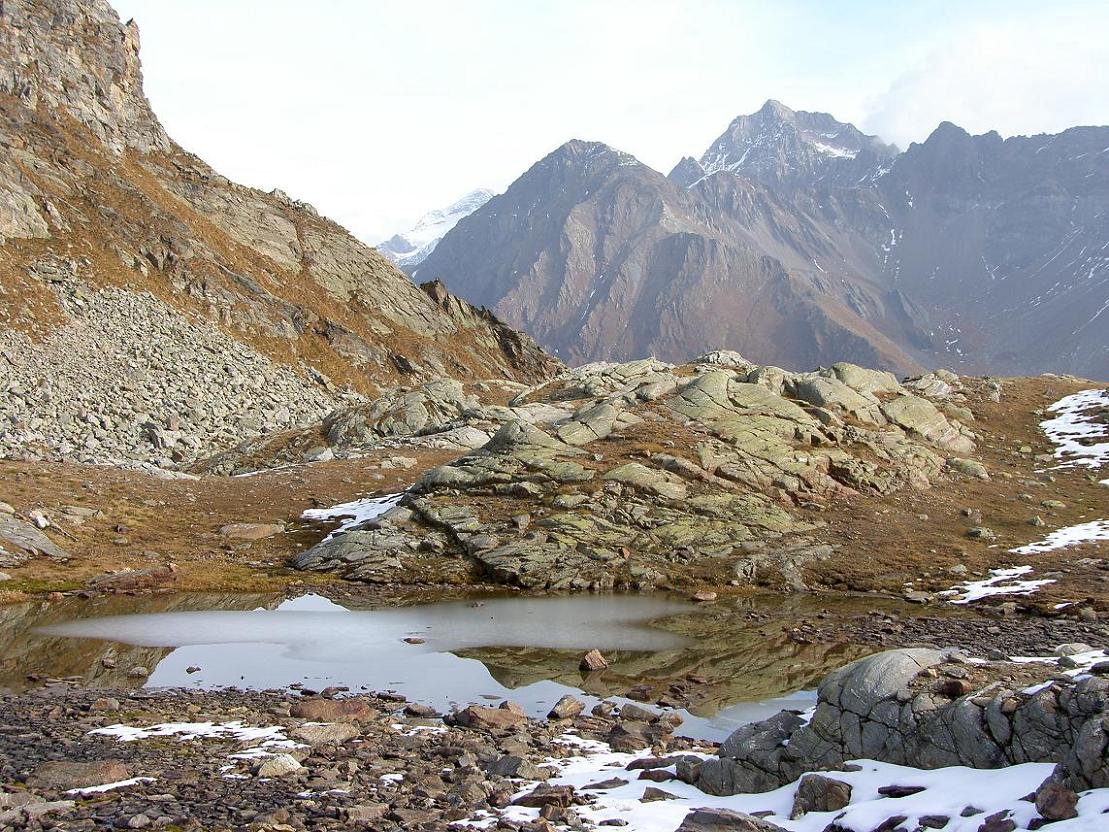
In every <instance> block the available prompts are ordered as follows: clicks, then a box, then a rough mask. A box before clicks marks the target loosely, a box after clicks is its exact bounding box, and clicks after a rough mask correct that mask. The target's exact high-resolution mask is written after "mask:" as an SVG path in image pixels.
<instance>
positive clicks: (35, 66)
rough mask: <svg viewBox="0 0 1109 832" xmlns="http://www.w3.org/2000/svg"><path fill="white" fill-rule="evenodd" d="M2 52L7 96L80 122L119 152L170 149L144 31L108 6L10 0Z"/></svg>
mask: <svg viewBox="0 0 1109 832" xmlns="http://www.w3.org/2000/svg"><path fill="white" fill-rule="evenodd" d="M0 53H2V54H3V55H5V58H4V62H5V68H6V70H7V71H5V72H4V73H2V74H0V92H3V93H7V94H9V95H12V96H15V97H16V98H18V99H19V100H20V101H21V102H22V103H23V104H25V105H26V106H28V107H31V108H35V107H39V106H43V107H46V108H47V109H50V110H53V111H55V112H64V113H66V114H67V115H69V116H72V117H73V118H76V119H77V120H78V121H79V122H81V123H82V124H83V125H84V126H85V127H87V128H88V129H89V130H91V131H92V132H93V133H94V134H95V135H96V136H97V137H98V138H99V139H100V140H101V141H103V142H104V143H105V144H106V145H107V146H108V147H109V148H111V149H112V150H113V151H114V152H116V153H120V152H122V151H123V149H124V148H132V149H136V150H139V151H141V152H147V151H150V150H161V151H168V150H169V149H170V147H171V142H170V139H169V137H168V136H167V135H166V132H165V130H164V129H162V125H161V124H160V123H159V122H158V119H157V117H156V116H155V115H154V113H153V111H152V110H151V108H150V103H149V102H148V101H147V99H146V95H145V94H144V93H143V87H142V70H141V67H140V63H139V29H138V26H137V25H136V24H135V22H134V21H133V20H132V21H129V22H128V23H126V24H120V22H119V18H118V17H117V16H116V13H115V11H114V10H113V9H112V8H111V6H110V5H109V4H108V2H107V0H59V2H56V3H51V4H41V3H34V2H27V0H6V2H4V3H2V4H0Z"/></svg>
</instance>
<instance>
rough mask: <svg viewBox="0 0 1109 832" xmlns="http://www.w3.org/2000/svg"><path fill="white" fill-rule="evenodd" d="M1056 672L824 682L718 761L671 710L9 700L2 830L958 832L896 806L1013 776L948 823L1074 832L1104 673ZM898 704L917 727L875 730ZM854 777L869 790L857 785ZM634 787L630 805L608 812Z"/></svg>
mask: <svg viewBox="0 0 1109 832" xmlns="http://www.w3.org/2000/svg"><path fill="white" fill-rule="evenodd" d="M1056 653H1057V654H1058V655H1059V656H1060V658H1058V659H1057V660H1053V661H1044V662H1040V663H1024V664H1014V663H1012V662H1007V661H1006V662H1000V661H999V662H986V661H982V660H976V659H972V658H971V657H969V656H968V655H966V654H964V653H960V652H958V651H951V650H948V651H930V650H920V649H918V650H895V651H888V652H885V653H880V654H876V655H875V656H872V657H870V658H867V659H862V660H859V661H858V662H855V663H853V664H851V665H849V666H847V667H845V668H843V669H841V670H839V671H836V672H835V673H833V674H831V675H829V676H828V677H827V678H826V679H825V680H824V682H822V684H821V686H820V692H819V699H818V704H817V706H816V708H815V709H814V710H812V711H810V712H806V713H804V714H801V713H798V712H796V711H783V712H782V713H781V714H779V715H778V716H776V717H774V718H772V719H770V720H767V721H765V722H763V723H756V724H754V725H751V726H748V727H746V728H742V729H740V730H739V731H737V732H736V733H735V734H734V735H733V736H732V737H730V738H729V739H728V740H727V741H725V742H724V743H723V744H720V745H717V744H716V743H712V742H706V741H700V740H693V739H688V738H685V737H682V736H680V735H679V732H680V722H681V718H680V716H678V715H677V714H675V713H674V712H672V711H667V710H665V709H662V710H660V709H657V708H653V707H645V706H640V705H636V704H634V703H631V702H623V704H622V705H621V704H620V703H613V702H609V701H602V702H600V703H599V704H598V705H596V706H595V707H594V708H593V709H592V710H591V711H586V708H585V705H584V703H582V702H581V701H579V700H577V699H576V698H575V697H573V696H570V695H567V696H565V697H563V698H562V699H561V700H559V701H558V702H557V703H556V704H555V705H554V707H553V708H552V710H551V713H550V714H549V716H548V717H547V719H541V720H535V719H529V718H527V717H526V716H525V715H524V714H523V713H522V711H521V710H520V709H519V708H518V707H517V706H514V705H513V704H512V703H510V702H502V703H500V704H499V705H493V704H492V703H488V704H480V705H468V706H466V707H461V708H459V709H457V710H454V711H452V712H450V713H447V714H440V713H437V712H435V711H434V710H433V709H431V708H428V707H426V706H423V705H420V704H419V703H413V702H407V701H405V700H404V697H402V696H397V695H394V694H390V693H383V692H377V693H374V692H365V691H348V690H346V689H330V690H324V691H319V692H316V691H308V690H303V689H301V690H292V689H287V690H266V691H244V690H236V689H225V690H219V691H199V690H186V689H152V690H139V691H125V690H90V689H87V688H83V687H80V686H76V685H71V684H66V683H64V682H55V683H52V684H47V685H45V686H44V687H42V688H39V689H37V690H34V691H32V692H28V693H24V694H18V695H14V694H8V695H4V696H0V714H2V716H0V783H2V784H3V786H2V787H0V828H2V829H9V828H10V829H17V828H18V829H24V828H31V829H40V828H42V829H46V828H55V829H63V830H71V829H72V830H78V829H106V828H117V829H143V828H156V829H157V828H164V829H190V830H201V829H251V830H259V832H261V830H273V831H274V832H278V831H279V830H280V832H285V830H300V829H312V830H315V829H352V828H354V829H369V830H382V832H386V830H399V829H403V830H417V829H418V830H427V832H432V831H433V830H446V829H465V828H473V829H477V828H483V829H504V830H529V831H533V832H551V830H553V829H556V828H559V829H564V828H568V829H572V830H584V829H593V828H600V827H607V826H614V827H619V826H627V827H629V828H632V829H636V830H637V832H638V830H640V829H654V828H662V827H657V826H654V825H650V824H647V825H642V824H643V823H646V822H645V821H643V822H641V821H640V820H638V818H639V817H640V816H639V815H637V814H636V812H637V809H636V807H637V806H639V805H646V806H647V807H648V808H650V807H651V806H652V805H653V804H654V803H656V802H657V803H660V804H667V808H666V811H667V812H669V813H670V814H671V815H673V814H674V813H677V816H678V817H679V820H681V829H682V830H684V832H694V830H696V831H697V832H701V830H717V831H718V832H726V831H727V830H738V831H739V832H774V830H781V829H787V830H788V829H802V830H808V829H825V828H826V829H828V830H856V831H857V830H860V829H861V827H859V826H858V825H856V823H855V821H854V820H853V819H852V818H853V817H854V815H852V812H862V811H863V809H861V808H859V807H860V806H863V807H869V808H866V811H868V812H871V814H870V815H868V817H874V815H873V806H870V803H872V802H875V801H878V800H881V799H885V800H886V804H883V805H886V806H888V808H889V813H888V815H884V816H883V817H884V820H883V822H881V823H876V824H874V825H873V826H871V827H867V828H866V829H863V832H870V829H871V828H876V829H883V830H890V832H892V830H895V829H912V828H944V827H945V826H946V825H947V823H948V821H949V820H951V818H946V819H943V820H942V822H941V819H940V816H939V814H938V812H933V813H931V814H930V815H929V818H930V821H929V822H923V821H922V818H919V817H918V818H916V819H915V820H912V821H911V822H910V818H909V817H908V816H907V815H906V814H905V813H904V812H900V813H899V807H901V806H913V805H919V804H920V799H919V798H918V799H917V801H916V803H915V804H914V803H912V802H908V801H906V802H899V801H898V799H897V798H907V797H910V796H913V795H917V794H918V793H920V792H923V791H924V790H925V789H926V788H927V787H926V786H919V785H915V781H914V780H913V776H912V772H913V771H917V772H918V775H917V776H916V777H917V779H918V780H920V778H921V777H923V772H924V771H928V770H933V769H936V770H937V771H936V776H941V775H943V773H944V769H943V768H942V767H943V766H949V765H956V764H967V763H970V764H971V765H975V766H977V767H979V768H982V769H985V770H989V769H996V768H997V767H998V766H1003V767H1004V766H1009V765H1012V766H1014V768H1013V772H1014V775H1013V776H1014V778H1015V779H1014V782H1018V783H1020V782H1024V781H1025V780H1027V779H1028V777H1030V776H1032V775H1035V776H1036V777H1039V778H1040V779H1041V780H1042V781H1043V783H1042V784H1040V785H1038V786H1037V788H1036V789H1035V793H1034V794H1033V795H1032V796H1031V797H1030V800H1029V801H1027V802H1026V803H1025V804H1023V805H1014V806H1013V807H1010V808H1008V809H1005V810H1004V811H994V812H987V810H986V809H984V808H981V807H979V806H974V805H970V804H969V803H968V805H967V806H965V807H963V812H962V815H961V816H960V817H962V818H972V819H973V821H972V825H971V826H965V825H964V826H960V827H959V828H968V829H976V830H981V832H1006V831H1008V832H1011V831H1012V830H1014V829H1018V828H1020V829H1035V828H1039V827H1040V826H1042V825H1043V824H1045V823H1048V822H1052V821H1063V820H1066V819H1067V818H1075V817H1079V814H1080V812H1079V810H1081V816H1082V818H1083V819H1084V818H1086V817H1087V816H1088V814H1089V811H1092V810H1090V808H1089V807H1093V806H1095V805H1101V803H1099V802H1098V801H1102V799H1103V798H1104V804H1105V809H1106V810H1107V811H1109V768H1107V767H1106V764H1105V761H1106V756H1105V751H1106V748H1107V747H1109V718H1107V716H1106V703H1107V701H1109V662H1106V661H1105V654H1104V653H1103V652H1101V651H1093V650H1091V649H1090V648H1089V646H1088V645H1061V646H1059V647H1058V648H1057V650H1056ZM890 702H893V703H897V702H900V703H903V704H902V705H901V706H897V705H894V707H895V708H896V707H904V708H911V709H912V711H913V712H915V713H917V714H918V718H917V719H916V720H910V721H909V722H908V723H906V722H905V720H904V719H903V718H902V720H901V721H900V722H898V721H897V720H896V719H895V720H894V721H893V722H890V721H888V720H885V719H882V718H880V717H879V716H878V714H879V712H880V711H881V710H882V708H885V707H886V705H885V704H884V703H890ZM923 702H927V703H929V704H927V705H923V704H921V703H923ZM993 702H998V703H1000V704H998V706H997V708H996V709H995V710H996V714H997V718H999V719H1001V720H1002V721H1006V720H1008V722H1009V723H1012V724H1013V725H1014V726H1016V723H1020V727H1018V730H1016V731H1010V734H1009V736H1011V737H1012V738H1013V742H1016V741H1017V739H1018V738H1019V740H1020V743H1021V744H1020V749H1021V751H1020V753H1019V754H1015V755H1011V756H1010V757H1005V756H1002V757H1001V758H996V759H995V758H993V757H990V754H989V747H990V746H989V744H988V743H986V742H984V741H983V740H984V738H983V736H982V735H981V734H979V733H976V730H977V731H982V730H985V731H986V732H987V733H988V735H989V736H992V737H993V741H995V742H999V741H1000V740H999V737H1000V735H999V734H998V731H999V728H998V726H997V725H996V724H995V717H994V716H989V717H988V718H986V717H978V718H976V719H971V720H970V721H968V720H967V718H966V716H965V714H966V713H968V712H970V713H976V714H977V713H990V714H993V713H994V711H993V710H991V709H993V705H992V704H990V703H993ZM909 703H911V704H909ZM948 712H951V713H954V714H964V716H958V715H956V716H955V717H954V720H952V719H950V718H948V717H947V716H945V714H947V713H948ZM852 714H854V715H855V716H854V721H852V720H850V719H848V717H850V716H852ZM860 714H863V715H868V716H859V715H860ZM860 720H862V723H861V725H862V730H861V733H860ZM868 720H870V721H868ZM873 720H877V722H873ZM1022 720H1023V722H1022ZM1014 721H1015V722H1014ZM879 723H881V724H883V725H884V726H885V727H884V729H883V730H884V731H886V732H887V734H888V733H889V732H891V731H892V732H893V733H895V734H896V733H897V732H899V731H900V732H904V737H903V738H902V740H899V741H896V742H891V741H890V740H889V739H888V736H887V738H886V739H882V738H880V737H879V736H878V734H877V733H876V732H874V731H873V730H871V727H868V726H874V725H877V724H879ZM979 724H980V726H981V727H980V728H978V729H975V728H974V727H973V726H975V725H979ZM1037 725H1038V726H1039V727H1038V728H1033V726H1037ZM851 726H854V727H853V728H852V727H851ZM898 726H900V727H898ZM1048 726H1055V728H1049V727H1048ZM833 728H834V729H835V730H833ZM852 731H854V734H853V736H854V739H851V736H852V733H851V732H852ZM845 732H846V733H845ZM808 735H811V737H809V738H806V737H807V736H808ZM832 735H835V736H837V737H839V738H840V739H841V740H842V741H843V743H844V744H843V745H842V746H841V747H840V750H839V751H838V752H837V753H836V754H829V753H828V751H827V750H822V749H821V748H818V747H817V746H818V745H819V742H817V743H815V744H814V742H813V741H812V738H822V739H821V741H827V740H828V738H829V737H831V736H832ZM910 736H913V737H915V739H914V740H910V739H909V738H910ZM860 742H861V745H860ZM1013 747H1014V748H1015V747H1016V746H1013ZM945 748H946V749H947V751H944V750H943V749H945ZM963 757H968V758H969V757H974V758H975V759H974V760H969V759H963ZM987 757H989V759H986V758H987ZM787 758H788V764H787V762H786V760H787ZM858 758H865V760H863V761H861V762H862V763H863V764H860V763H856V762H852V761H853V760H856V759H858ZM771 763H773V765H771ZM1054 763H1060V764H1061V765H1059V766H1058V767H1057V768H1056V770H1055V771H1054V772H1052V771H1051V765H1050V764H1054ZM775 766H776V768H775ZM896 766H910V767H911V766H916V767H917V768H916V769H912V768H910V769H904V768H902V769H898V768H896ZM1037 766H1038V767H1037ZM821 770H822V771H823V774H819V775H818V774H814V773H813V772H816V771H821ZM961 771H968V770H966V769H962V770H961ZM859 772H870V775H872V776H870V780H867V781H866V782H865V783H863V782H860V778H862V777H863V775H862V774H859ZM586 774H588V775H589V776H592V777H593V780H592V781H591V782H583V777H585V775H586ZM1049 775H1050V776H1049ZM961 776H964V777H966V776H970V774H965V775H961ZM575 777H576V778H577V779H576V780H575ZM875 777H877V778H879V779H878V780H875V779H874V778H875ZM882 778H885V779H888V780H889V782H879V781H880V780H881V779H882ZM1022 778H1023V779H1022ZM574 782H577V783H578V785H577V786H575V785H573V783H574ZM922 782H923V781H922ZM928 782H931V781H928ZM852 783H854V786H852ZM853 788H854V789H855V790H856V791H855V799H852V789H853ZM864 788H865V789H874V790H876V795H875V796H874V798H873V800H871V799H870V798H867V799H866V800H863V798H864V797H865V795H864V794H863V790H864ZM1091 789H1092V790H1093V791H1090V790H1091ZM629 790H631V791H634V792H635V793H636V794H637V795H638V797H637V798H635V799H634V800H630V799H626V798H624V797H620V798H617V797H615V796H616V795H624V794H625V793H627V792H629ZM698 795H699V797H698ZM713 795H736V797H735V798H734V800H733V799H732V798H727V800H733V803H726V802H725V803H721V800H722V798H719V797H716V798H714V797H713ZM983 798H984V799H988V798H989V796H987V795H983ZM760 800H762V801H763V803H762V804H759V803H758V801H760ZM698 801H700V802H698ZM783 801H784V802H783ZM978 802H979V803H980V804H983V805H984V806H987V807H988V806H989V805H991V804H989V803H983V800H979V801H978ZM786 804H788V810H787V809H786V808H783V807H785V806H786ZM856 804H857V805H856ZM732 805H735V806H739V807H741V808H742V807H746V806H755V805H765V806H766V807H768V808H767V809H765V810H764V811H754V813H753V814H752V813H749V812H748V811H738V810H735V809H730V808H727V807H728V806H732ZM937 805H938V804H937ZM1076 806H1077V807H1078V808H1077V809H1076V808H1075V807H1076ZM1088 810H1089V811H1088ZM659 811H661V809H660V810H659ZM1029 812H1032V813H1033V814H1034V815H1035V817H1038V818H1039V820H1038V821H1037V822H1035V823H1032V822H1031V821H1030V820H1029V818H1031V817H1032V815H1029ZM837 813H838V814H837ZM683 816H684V817H683ZM860 817H861V815H860ZM1014 818H1015V819H1016V820H1013V819H1014ZM1090 819H1091V822H1092V823H1095V824H1096V822H1097V820H1096V818H1092V817H1091V818H1090ZM1018 822H1019V824H1020V825H1018ZM816 823H818V825H817V826H814V825H813V824H816ZM779 824H785V825H784V826H783V825H779ZM796 824H800V825H796ZM677 827H678V824H677V823H673V824H671V825H670V826H669V827H668V828H669V829H670V830H673V829H676V828H677ZM1062 828H1063V827H1060V829H1062ZM1075 828H1082V829H1087V828H1088V829H1095V828H1097V827H1096V825H1091V826H1082V827H1075Z"/></svg>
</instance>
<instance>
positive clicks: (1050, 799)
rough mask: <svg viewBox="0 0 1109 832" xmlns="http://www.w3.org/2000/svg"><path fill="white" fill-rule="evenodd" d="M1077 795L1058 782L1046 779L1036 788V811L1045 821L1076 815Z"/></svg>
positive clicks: (1067, 818)
mask: <svg viewBox="0 0 1109 832" xmlns="http://www.w3.org/2000/svg"><path fill="white" fill-rule="evenodd" d="M1077 806H1078V795H1077V794H1076V793H1075V791H1074V789H1068V788H1067V787H1066V786H1064V785H1062V784H1060V783H1054V782H1052V781H1051V780H1048V781H1047V782H1046V783H1044V784H1043V785H1042V786H1040V788H1039V789H1037V790H1036V811H1037V812H1039V813H1040V817H1042V818H1043V819H1044V820H1047V821H1053V822H1054V821H1057V820H1070V819H1071V818H1076V817H1078V809H1077V808H1076V807H1077Z"/></svg>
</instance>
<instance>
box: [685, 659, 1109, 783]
mask: <svg viewBox="0 0 1109 832" xmlns="http://www.w3.org/2000/svg"><path fill="white" fill-rule="evenodd" d="M1011 668H1012V665H1008V663H1007V662H999V663H988V664H974V663H970V662H968V661H967V660H966V657H965V656H961V655H960V654H958V653H954V652H952V651H941V650H933V649H903V650H891V651H887V652H884V653H878V654H876V655H874V656H870V657H867V658H865V659H861V660H859V661H857V662H854V663H853V664H850V665H847V666H846V667H844V668H841V669H840V670H838V671H836V672H834V673H832V674H830V675H829V676H827V677H825V679H824V680H823V681H822V682H821V683H820V687H819V688H818V691H817V705H816V708H815V711H814V712H813V713H812V716H811V718H806V717H804V716H802V715H801V714H799V713H797V712H795V711H783V712H781V713H780V714H778V715H777V716H774V717H771V718H770V719H768V720H764V721H762V722H758V723H754V724H752V725H748V726H745V727H743V728H741V729H739V730H738V731H736V732H735V733H734V734H732V735H731V736H730V737H729V738H728V739H727V740H726V741H725V742H724V743H723V744H722V745H721V747H720V751H719V756H718V757H717V758H716V759H712V760H707V761H705V763H704V764H703V765H702V766H701V767H700V770H699V774H698V779H697V785H698V787H699V788H701V789H702V790H703V791H706V792H709V793H710V794H717V795H724V794H737V793H741V792H764V791H770V790H772V789H775V788H778V787H779V786H782V785H784V784H786V783H789V782H792V781H794V780H796V779H797V778H798V777H800V776H802V775H803V774H805V773H806V772H810V771H814V770H828V769H831V770H835V769H837V768H840V767H842V766H843V765H844V764H846V763H847V762H848V761H849V760H854V759H871V760H879V761H883V762H889V763H895V764H898V765H906V766H913V767H916V768H925V769H933V768H942V767H946V766H969V767H972V768H1001V767H1004V766H1008V765H1016V764H1019V763H1027V762H1054V763H1058V766H1057V768H1056V771H1055V774H1054V775H1053V780H1055V781H1056V782H1059V783H1061V784H1062V785H1064V786H1066V787H1067V788H1070V789H1073V790H1076V791H1081V790H1083V789H1089V788H1102V787H1105V786H1107V785H1109V765H1107V758H1106V749H1107V748H1109V679H1107V678H1105V677H1104V676H1092V675H1088V674H1076V675H1072V676H1069V677H1068V676H1056V677H1053V678H1052V679H1051V680H1049V681H1048V682H1046V683H1044V684H1037V685H1031V686H1027V687H1023V688H1019V689H1014V687H1012V686H1011V684H1008V685H1007V684H1006V683H1005V681H1004V677H1005V671H1008V670H1010V669H1011Z"/></svg>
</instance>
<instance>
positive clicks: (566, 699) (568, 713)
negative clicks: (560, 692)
mask: <svg viewBox="0 0 1109 832" xmlns="http://www.w3.org/2000/svg"><path fill="white" fill-rule="evenodd" d="M584 710H585V703H584V702H582V701H581V700H580V699H578V698H577V697H575V696H571V695H570V694H566V695H565V696H563V697H562V698H561V699H559V700H558V701H557V702H555V704H554V707H553V708H551V712H550V713H549V714H547V716H548V717H550V718H551V719H572V718H573V717H575V716H577V715H578V714H580V713H581V712H582V711H584Z"/></svg>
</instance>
